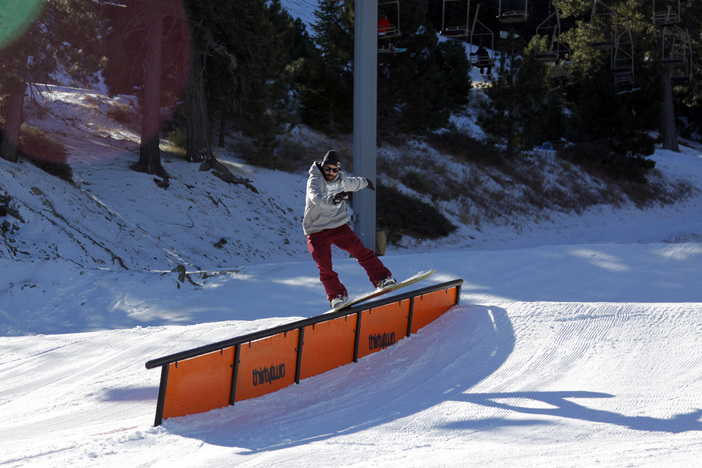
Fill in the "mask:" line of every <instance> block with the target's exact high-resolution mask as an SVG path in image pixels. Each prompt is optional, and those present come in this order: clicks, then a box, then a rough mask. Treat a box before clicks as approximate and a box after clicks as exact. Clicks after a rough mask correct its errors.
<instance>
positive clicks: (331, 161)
mask: <svg viewBox="0 0 702 468" xmlns="http://www.w3.org/2000/svg"><path fill="white" fill-rule="evenodd" d="M324 166H336V167H341V162H340V161H339V155H338V154H336V151H334V150H331V151H329V152H328V153H327V154H326V155H325V156H324V160H323V161H322V167H324Z"/></svg>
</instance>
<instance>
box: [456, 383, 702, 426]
mask: <svg viewBox="0 0 702 468" xmlns="http://www.w3.org/2000/svg"><path fill="white" fill-rule="evenodd" d="M596 398H615V396H614V395H610V394H608V393H600V392H587V391H572V392H568V391H561V392H508V393H467V394H462V395H460V396H459V397H458V398H456V399H455V401H463V402H466V403H473V404H476V405H481V406H486V407H489V408H496V409H501V410H508V411H513V412H515V413H519V414H528V415H534V416H553V417H558V418H567V419H577V420H581V421H590V422H595V423H604V424H611V425H616V426H621V427H626V428H629V429H632V430H635V431H647V432H668V433H671V434H679V433H681V432H688V431H702V421H700V417H702V410H695V411H692V412H690V413H686V414H679V415H677V416H674V417H672V418H670V419H661V418H653V417H649V416H625V415H623V414H619V413H615V412H612V411H604V410H597V409H593V408H588V407H587V406H585V404H582V403H578V402H577V401H573V400H577V399H596ZM520 424H529V425H539V424H541V425H546V424H550V423H549V422H548V421H546V420H544V419H533V420H529V421H524V420H521V419H520V420H518V421H514V420H511V419H508V418H489V419H482V420H470V421H461V422H453V423H450V424H447V425H445V426H444V427H446V428H447V429H465V430H481V429H483V430H484V429H488V428H496V427H502V426H514V425H520Z"/></svg>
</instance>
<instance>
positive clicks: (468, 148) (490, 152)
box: [427, 130, 502, 165]
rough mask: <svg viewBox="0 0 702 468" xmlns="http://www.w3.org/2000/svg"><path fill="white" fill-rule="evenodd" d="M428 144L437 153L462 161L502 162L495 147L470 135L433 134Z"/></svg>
mask: <svg viewBox="0 0 702 468" xmlns="http://www.w3.org/2000/svg"><path fill="white" fill-rule="evenodd" d="M427 143H428V144H429V145H431V146H432V147H433V148H434V149H436V150H437V151H439V152H441V153H444V154H449V155H451V156H453V157H454V158H456V159H458V160H460V161H465V162H480V163H483V164H492V165H497V164H499V163H500V161H501V160H502V154H501V153H500V151H499V150H498V149H497V148H495V145H490V144H487V143H485V142H483V141H480V140H476V139H475V138H473V137H471V136H470V135H467V134H465V133H461V132H459V131H455V130H454V131H450V132H443V133H432V134H431V135H429V137H428V138H427Z"/></svg>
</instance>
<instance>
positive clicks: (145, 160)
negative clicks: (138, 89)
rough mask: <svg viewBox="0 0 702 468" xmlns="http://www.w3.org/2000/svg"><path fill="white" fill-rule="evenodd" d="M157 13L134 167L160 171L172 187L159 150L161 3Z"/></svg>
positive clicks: (150, 35)
mask: <svg viewBox="0 0 702 468" xmlns="http://www.w3.org/2000/svg"><path fill="white" fill-rule="evenodd" d="M153 15H154V17H153V21H152V22H151V23H150V25H149V30H148V32H147V37H146V48H147V49H146V60H145V63H144V99H143V110H142V120H141V145H140V146H139V162H138V163H137V164H136V165H134V166H132V168H133V169H134V170H137V171H141V172H146V173H148V174H156V175H157V176H159V177H161V178H163V179H164V180H163V182H162V183H161V185H164V186H168V174H166V171H165V169H163V166H161V151H160V149H159V130H160V127H161V123H160V121H161V118H160V117H161V115H160V114H161V74H162V73H161V71H162V51H161V46H162V41H163V36H162V34H163V15H162V13H161V12H160V11H159V8H158V7H157V6H154V11H153Z"/></svg>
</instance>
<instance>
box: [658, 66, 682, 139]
mask: <svg viewBox="0 0 702 468" xmlns="http://www.w3.org/2000/svg"><path fill="white" fill-rule="evenodd" d="M661 137H662V140H663V149H667V150H670V151H675V152H680V148H679V147H678V129H677V126H676V125H675V106H674V104H673V86H672V85H671V83H670V67H668V66H663V116H662V119H661Z"/></svg>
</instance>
